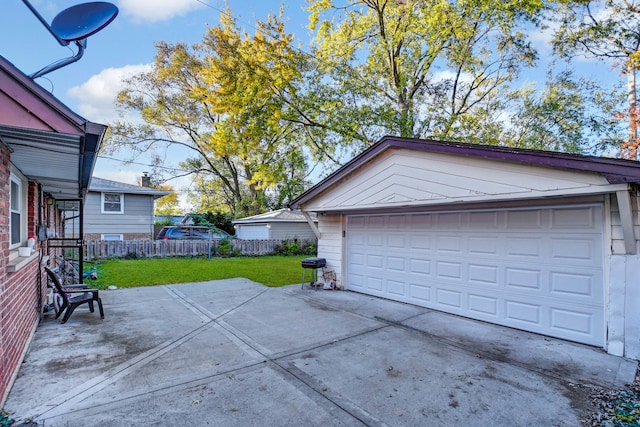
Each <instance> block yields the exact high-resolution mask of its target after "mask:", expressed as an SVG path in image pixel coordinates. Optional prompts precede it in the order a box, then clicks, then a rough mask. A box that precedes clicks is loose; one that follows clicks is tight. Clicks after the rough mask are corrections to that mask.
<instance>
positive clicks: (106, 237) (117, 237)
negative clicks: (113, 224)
mask: <svg viewBox="0 0 640 427" xmlns="http://www.w3.org/2000/svg"><path fill="white" fill-rule="evenodd" d="M100 240H123V239H122V234H101V235H100Z"/></svg>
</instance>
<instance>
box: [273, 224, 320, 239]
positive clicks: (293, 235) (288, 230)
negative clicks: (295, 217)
mask: <svg viewBox="0 0 640 427" xmlns="http://www.w3.org/2000/svg"><path fill="white" fill-rule="evenodd" d="M269 231H270V236H269V238H271V239H282V240H286V239H300V240H309V239H313V240H315V238H316V235H315V234H313V231H312V230H311V227H309V224H307V223H306V222H272V223H271V230H269Z"/></svg>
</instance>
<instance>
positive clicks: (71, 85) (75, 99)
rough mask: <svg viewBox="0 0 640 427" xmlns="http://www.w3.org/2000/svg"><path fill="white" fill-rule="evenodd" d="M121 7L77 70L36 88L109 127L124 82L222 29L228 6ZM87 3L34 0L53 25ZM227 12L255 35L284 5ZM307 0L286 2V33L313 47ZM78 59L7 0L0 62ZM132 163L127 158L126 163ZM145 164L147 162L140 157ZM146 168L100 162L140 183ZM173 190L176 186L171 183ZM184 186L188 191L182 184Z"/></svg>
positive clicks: (103, 168)
mask: <svg viewBox="0 0 640 427" xmlns="http://www.w3.org/2000/svg"><path fill="white" fill-rule="evenodd" d="M110 1H111V2H112V3H114V4H115V5H116V6H117V7H118V8H119V14H118V16H117V18H116V19H115V21H113V22H112V23H111V24H110V25H109V26H108V27H106V28H105V29H104V30H102V31H101V32H99V33H97V34H95V35H93V36H91V37H90V38H89V39H88V43H87V49H86V51H85V53H84V56H83V57H82V58H81V59H80V60H79V61H78V62H76V63H74V64H71V65H68V66H66V67H64V68H61V69H59V70H56V71H53V72H51V73H49V74H47V75H45V76H43V77H41V78H38V79H37V80H36V81H37V82H38V83H39V84H40V85H41V86H42V87H43V88H45V89H46V90H48V91H51V92H52V93H53V94H54V95H55V96H56V97H57V98H58V99H60V100H61V101H62V102H64V103H65V104H66V105H68V106H69V107H70V108H71V109H73V110H74V111H76V112H77V113H79V114H80V115H82V116H83V117H85V118H87V119H88V120H91V121H94V122H98V123H104V124H108V123H109V122H110V121H113V120H114V119H116V118H117V115H116V112H115V109H114V107H113V98H114V96H115V95H116V94H117V92H118V91H119V90H120V89H121V87H122V86H121V81H122V78H123V76H124V75H126V74H127V73H131V72H136V71H141V70H143V69H144V66H145V65H147V64H150V63H151V62H152V61H153V57H154V54H155V50H154V42H156V41H159V40H164V41H168V42H179V41H181V42H186V43H189V44H192V43H197V42H199V41H200V40H201V38H202V35H203V34H204V33H205V31H206V29H207V28H208V27H210V26H213V25H216V24H217V23H218V18H219V16H220V11H222V10H224V9H225V3H224V1H222V0H203V1H200V0H115V1H114V0H110ZM83 2H84V0H57V1H50V0H31V1H30V3H31V4H32V5H33V6H34V7H35V8H36V9H37V10H38V11H39V13H40V15H42V16H43V17H44V18H45V20H46V21H47V22H49V23H50V22H51V21H52V20H53V18H54V17H55V16H56V15H57V14H58V13H59V12H61V11H62V10H64V9H66V8H68V7H70V6H73V5H76V4H79V3H83ZM228 4H229V7H230V8H231V10H232V11H233V13H234V15H235V16H237V17H238V18H239V22H240V25H242V26H245V27H246V29H247V31H248V32H249V33H253V32H254V28H253V24H254V23H255V22H256V20H258V19H264V18H265V17H266V16H267V14H268V13H275V14H277V13H278V12H279V9H280V5H281V3H280V2H276V1H260V0H229V1H228ZM304 4H305V1H304V0H296V1H290V0H288V1H286V5H285V22H286V25H287V31H289V32H293V33H295V34H296V37H300V40H301V41H303V42H304V41H308V40H309V38H310V37H309V32H308V30H306V24H307V15H306V12H304V10H303V7H304ZM74 53H75V46H74V47H73V51H72V50H70V48H68V47H63V46H60V45H59V44H58V42H57V41H56V40H55V39H54V38H53V37H52V36H51V35H50V34H49V32H48V31H47V30H46V29H45V27H44V26H43V25H42V24H41V23H40V21H38V19H37V18H36V17H35V16H34V15H33V14H32V13H31V11H30V10H29V9H28V7H27V6H26V5H25V4H24V3H23V1H22V0H2V6H0V55H2V56H4V57H5V58H6V59H7V60H9V61H10V62H12V63H13V64H14V65H16V66H17V67H18V68H19V69H21V70H22V71H23V72H24V73H25V74H32V73H34V72H36V71H38V70H39V69H41V68H42V67H44V66H46V65H48V64H49V63H52V62H54V61H57V60H59V59H61V58H65V57H69V56H72V55H73V54H74ZM121 157H122V158H128V156H127V155H126V154H123V155H122V156H121ZM138 160H140V162H141V163H144V159H142V158H140V159H138ZM146 170H149V168H148V167H145V166H143V165H137V164H132V165H124V164H122V163H120V162H114V161H109V160H105V159H99V160H98V163H97V165H96V169H95V175H96V176H99V177H101V178H107V179H113V180H117V181H122V182H127V183H130V184H136V183H137V179H138V177H139V176H140V175H141V173H142V172H143V171H146ZM173 184H174V185H175V183H173ZM180 185H185V182H181V183H180Z"/></svg>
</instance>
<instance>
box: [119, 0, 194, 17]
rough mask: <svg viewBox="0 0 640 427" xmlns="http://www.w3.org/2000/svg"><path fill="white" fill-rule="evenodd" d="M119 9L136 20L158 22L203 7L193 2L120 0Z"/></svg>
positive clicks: (191, 0)
mask: <svg viewBox="0 0 640 427" xmlns="http://www.w3.org/2000/svg"><path fill="white" fill-rule="evenodd" d="M119 7H120V10H121V11H122V13H124V14H125V15H129V16H132V17H133V18H134V19H136V20H140V21H146V22H158V21H167V20H169V19H171V18H174V17H176V16H183V15H186V14H187V13H189V12H191V11H193V10H196V9H200V8H202V7H204V5H203V4H202V3H198V2H197V1H195V0H121V1H120V4H119Z"/></svg>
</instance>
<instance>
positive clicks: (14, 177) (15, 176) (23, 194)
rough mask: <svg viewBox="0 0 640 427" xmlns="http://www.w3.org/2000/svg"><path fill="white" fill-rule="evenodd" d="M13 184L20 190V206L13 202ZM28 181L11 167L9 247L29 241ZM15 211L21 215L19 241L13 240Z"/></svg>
mask: <svg viewBox="0 0 640 427" xmlns="http://www.w3.org/2000/svg"><path fill="white" fill-rule="evenodd" d="M11 184H16V185H17V192H18V206H14V205H13V204H12V203H11V199H12V198H13V197H12V196H13V194H12V191H11V188H12V187H13V186H12V185H11ZM27 187H28V182H27V180H26V178H25V177H24V176H22V174H21V173H20V172H18V170H17V169H15V168H14V167H12V168H11V173H10V175H9V249H15V248H18V247H20V246H22V245H23V243H25V242H26V241H27V214H28V211H27V206H28V205H29V200H28V193H27ZM14 213H17V214H18V215H19V216H20V219H19V221H18V227H19V233H20V240H19V241H17V242H12V241H11V239H12V238H13V220H12V218H11V217H12V216H13V214H14Z"/></svg>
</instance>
